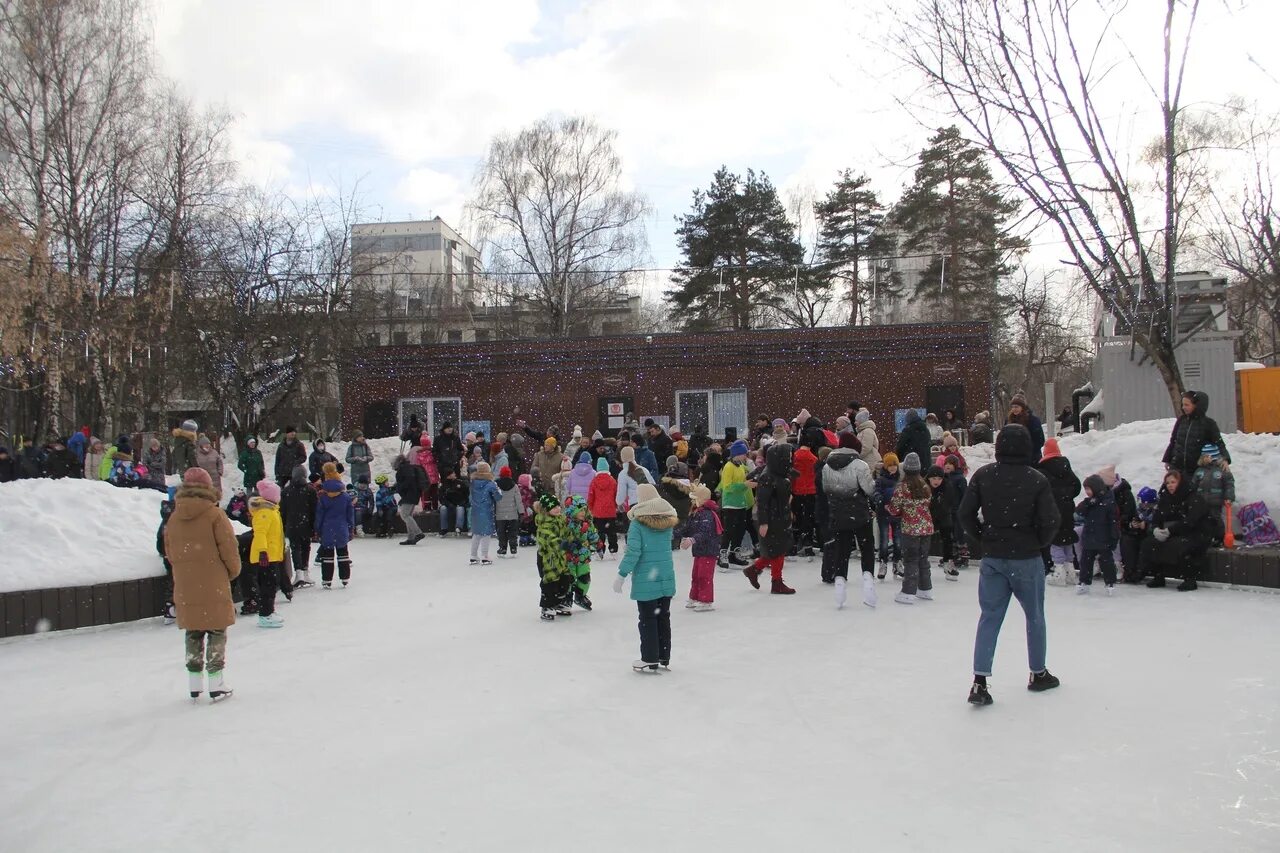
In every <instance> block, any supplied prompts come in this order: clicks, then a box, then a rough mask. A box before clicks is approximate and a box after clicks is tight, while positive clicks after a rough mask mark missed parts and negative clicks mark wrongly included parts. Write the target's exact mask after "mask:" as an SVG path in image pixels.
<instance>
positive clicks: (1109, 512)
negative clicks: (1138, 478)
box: [1074, 474, 1120, 551]
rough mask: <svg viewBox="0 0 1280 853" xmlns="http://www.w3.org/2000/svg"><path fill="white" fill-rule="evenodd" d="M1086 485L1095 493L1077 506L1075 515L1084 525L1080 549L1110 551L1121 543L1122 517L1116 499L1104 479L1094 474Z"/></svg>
mask: <svg viewBox="0 0 1280 853" xmlns="http://www.w3.org/2000/svg"><path fill="white" fill-rule="evenodd" d="M1084 484H1085V485H1086V486H1088V487H1089V491H1091V492H1093V496H1092V497H1087V498H1085V499H1084V500H1082V501H1080V503H1079V504H1077V505H1076V508H1075V513H1074V514H1075V515H1076V516H1077V517H1078V518H1079V520H1080V523H1081V524H1082V525H1084V531H1083V533H1082V535H1081V537H1080V547H1081V548H1083V549H1084V550H1086V551H1110V550H1111V549H1112V548H1114V547H1115V546H1116V545H1117V544H1118V543H1119V541H1120V536H1119V533H1120V530H1119V528H1120V515H1119V513H1118V512H1116V499H1115V495H1114V494H1112V492H1111V489H1109V488H1107V486H1106V484H1105V483H1103V482H1102V478H1101V477H1099V476H1098V475H1097V474H1093V475H1091V476H1089V477H1086V478H1085V481H1084Z"/></svg>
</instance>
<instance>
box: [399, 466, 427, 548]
mask: <svg viewBox="0 0 1280 853" xmlns="http://www.w3.org/2000/svg"><path fill="white" fill-rule="evenodd" d="M430 487H431V484H430V483H429V482H428V481H427V472H426V471H424V470H422V466H421V465H417V464H414V462H413V461H412V460H411V459H410V458H409V457H408V456H401V457H400V459H399V461H397V462H396V494H398V495H399V496H400V510H399V512H400V519H401V521H403V522H404V530H405V534H406V536H405V539H404V541H403V542H401V543H400V544H401V545H417V544H418V543H419V542H421V541H422V539H423V537H424V536H425V535H426V534H425V533H423V532H422V528H421V527H419V526H418V522H416V521H414V519H413V511H414V510H415V509H417V507H418V504H420V503H422V496H423V495H424V494H426V492H427V489H429V488H430Z"/></svg>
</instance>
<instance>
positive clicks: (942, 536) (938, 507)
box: [925, 465, 960, 581]
mask: <svg viewBox="0 0 1280 853" xmlns="http://www.w3.org/2000/svg"><path fill="white" fill-rule="evenodd" d="M925 480H926V481H928V483H929V517H930V518H931V519H933V533H934V535H935V536H937V538H938V543H939V549H940V550H941V552H942V574H943V576H944V577H946V579H947V580H949V581H954V580H959V578H960V572H959V570H958V569H956V567H955V562H954V561H955V547H954V527H955V515H956V506H957V504H958V503H959V500H958V497H957V494H956V489H955V486H953V485H952V484H951V479H950V478H949V477H947V474H946V472H945V471H943V470H942V469H941V468H940V467H938V466H937V465H931V466H930V467H929V470H928V471H927V472H926V473H925Z"/></svg>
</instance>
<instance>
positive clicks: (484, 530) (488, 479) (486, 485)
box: [470, 462, 502, 566]
mask: <svg viewBox="0 0 1280 853" xmlns="http://www.w3.org/2000/svg"><path fill="white" fill-rule="evenodd" d="M501 500H502V492H500V491H499V490H498V486H497V484H496V483H494V482H493V471H492V469H490V467H489V463H488V462H480V463H478V464H477V465H476V470H475V473H474V474H472V475H471V560H470V564H471V565H473V566H474V565H476V564H479V565H481V566H492V565H493V560H490V559H489V546H490V544H492V542H493V537H495V536H496V535H497V534H498V502H499V501H501Z"/></svg>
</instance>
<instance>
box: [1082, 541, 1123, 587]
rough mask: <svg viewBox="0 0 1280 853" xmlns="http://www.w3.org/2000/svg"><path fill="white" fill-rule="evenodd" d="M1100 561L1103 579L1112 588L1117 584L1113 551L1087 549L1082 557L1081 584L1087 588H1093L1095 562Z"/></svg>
mask: <svg viewBox="0 0 1280 853" xmlns="http://www.w3.org/2000/svg"><path fill="white" fill-rule="evenodd" d="M1095 559H1096V560H1098V561H1099V562H1100V563H1102V577H1103V579H1104V580H1105V581H1106V582H1107V586H1111V585H1112V584H1113V583H1115V582H1116V558H1115V557H1114V556H1112V554H1111V549H1110V548H1108V549H1106V550H1105V551H1094V550H1092V549H1090V548H1086V549H1085V550H1084V553H1083V554H1081V555H1080V583H1082V584H1084V585H1085V586H1093V561H1094V560H1095Z"/></svg>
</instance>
